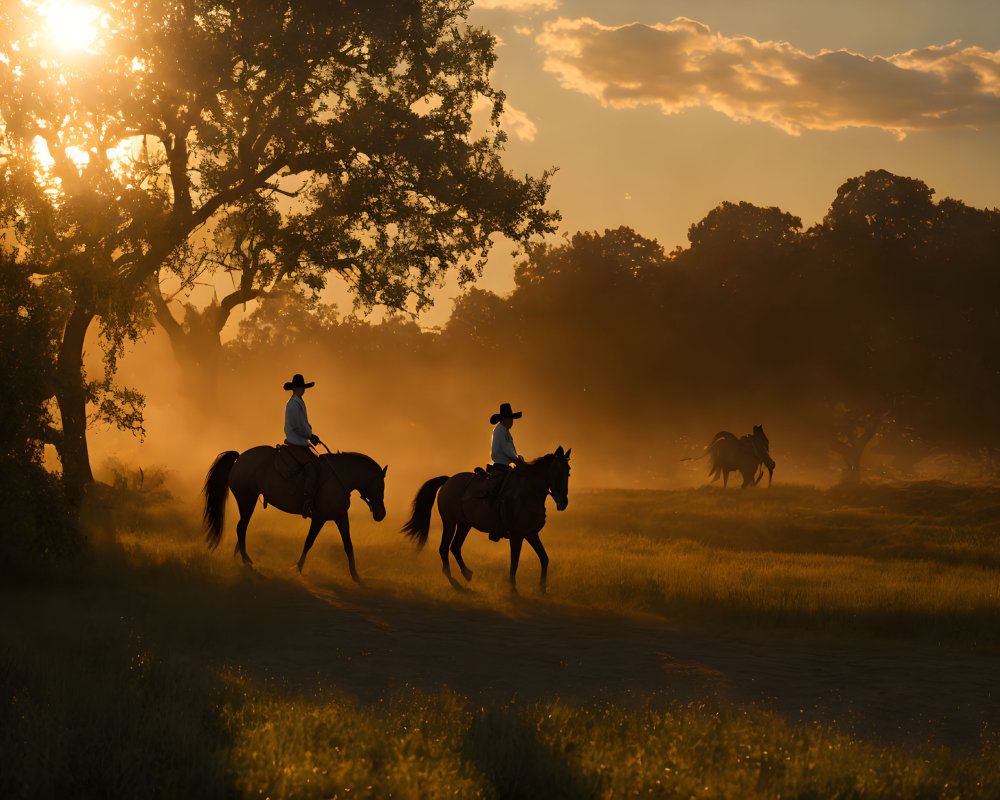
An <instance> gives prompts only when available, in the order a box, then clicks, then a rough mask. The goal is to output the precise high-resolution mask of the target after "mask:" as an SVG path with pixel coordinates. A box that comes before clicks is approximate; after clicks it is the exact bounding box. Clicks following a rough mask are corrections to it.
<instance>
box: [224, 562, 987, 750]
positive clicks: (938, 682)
mask: <svg viewBox="0 0 1000 800" xmlns="http://www.w3.org/2000/svg"><path fill="white" fill-rule="evenodd" d="M302 586H303V588H305V589H306V590H307V591H304V592H290V593H289V594H288V599H287V606H284V607H275V608H273V609H272V611H271V614H270V615H269V617H268V618H267V619H264V620H261V619H258V620H256V621H255V624H254V625H253V626H252V629H251V630H249V631H246V633H250V634H251V635H250V638H249V639H248V638H245V636H244V635H243V634H241V633H240V630H239V627H240V626H236V629H235V630H234V629H233V628H229V635H227V636H226V637H225V638H224V639H222V640H220V641H218V642H217V643H216V644H215V645H214V648H213V649H221V650H222V651H224V658H226V659H227V660H231V661H232V662H233V663H235V664H239V665H240V666H241V667H243V668H244V669H248V670H250V671H251V673H256V674H259V675H261V676H267V677H268V678H269V679H271V680H276V681H278V682H280V683H282V684H287V685H289V686H291V687H297V688H310V687H313V686H317V687H321V686H335V687H337V688H338V689H341V690H343V691H347V692H350V693H353V694H356V695H357V696H359V697H361V698H365V699H371V698H374V697H378V696H384V695H385V694H386V693H390V692H392V691H393V690H394V689H399V688H402V687H405V686H417V687H420V688H422V689H431V690H433V689H435V688H438V687H446V688H448V689H451V690H453V691H457V692H460V693H462V694H464V695H466V696H468V697H470V698H474V699H476V700H483V701H489V700H492V701H500V702H505V701H508V700H511V699H514V698H516V699H518V700H521V701H529V702H530V701H545V700H550V699H555V698H561V699H564V700H569V701H583V702H588V701H593V700H601V699H608V700H612V701H615V702H625V703H630V702H634V703H645V702H653V703H658V702H666V701H670V700H675V699H679V700H683V701H686V700H690V699H695V698H705V697H718V698H720V699H724V700H729V701H734V702H737V703H752V704H756V705H760V706H762V707H765V708H769V709H773V710H775V711H777V712H779V713H781V714H782V715H783V716H785V717H786V718H787V719H788V720H789V721H800V720H805V721H808V720H814V719H818V720H824V721H827V722H836V723H837V725H838V726H840V727H841V728H842V729H843V730H845V731H848V732H851V733H853V734H856V735H858V736H862V737H864V738H868V739H873V740H876V741H884V742H908V743H920V742H927V743H932V744H936V745H947V746H958V747H976V746H977V745H978V744H979V742H980V741H981V736H982V735H983V734H984V733H987V734H989V733H991V732H992V731H993V730H995V729H997V727H998V726H1000V682H998V677H1000V659H998V658H995V657H985V656H975V655H968V654H963V655H948V654H947V653H943V652H939V651H935V650H930V649H927V648H917V647H913V646H905V647H900V646H892V647H889V646H887V647H885V648H882V649H881V650H879V651H877V652H871V651H862V650H857V649H855V650H852V649H844V648H835V647H830V646H799V645H788V644H785V645H781V646H774V645H770V644H769V645H766V646H765V645H754V644H749V643H746V642H734V641H730V640H722V639H719V638H715V637H709V636H705V635H702V634H698V633H692V632H690V631H682V630H678V629H676V628H674V627H671V626H670V625H669V624H667V623H666V622H665V621H663V620H660V619H655V618H649V617H646V618H637V617H634V616H633V617H622V616H617V615H612V614H607V613H602V612H595V611H593V610H589V609H578V608H571V607H566V606H562V605H559V604H558V603H555V602H550V601H546V600H544V599H542V598H539V597H538V596H537V595H535V596H526V597H524V598H522V599H519V600H516V601H514V602H513V603H512V604H511V605H510V606H509V607H508V608H507V609H505V610H504V611H503V612H498V611H494V610H489V609H483V608H470V607H468V606H462V605H460V604H459V605H450V604H447V603H444V602H435V601H434V600H432V599H428V598H423V599H420V598H412V597H410V598H401V597H397V596H394V595H393V594H392V593H391V592H390V591H388V590H386V589H384V588H382V589H380V588H379V587H373V588H356V587H354V586H352V585H345V584H343V583H323V582H314V581H309V580H304V581H303V584H302ZM291 621H294V624H291ZM262 626H269V627H271V628H272V629H271V630H269V631H265V630H263V628H262ZM265 641H266V642H267V645H266V646H262V644H261V643H262V642H265ZM220 655H222V654H221V653H220Z"/></svg>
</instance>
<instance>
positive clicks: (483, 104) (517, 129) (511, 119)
mask: <svg viewBox="0 0 1000 800" xmlns="http://www.w3.org/2000/svg"><path fill="white" fill-rule="evenodd" d="M472 110H473V112H474V113H475V112H478V113H480V114H485V113H487V112H489V111H492V110H493V104H492V103H491V102H490V101H489V100H487V99H486V98H485V97H479V98H477V99H476V102H475V103H474V104H473V106H472ZM500 127H501V128H503V129H504V130H505V131H507V133H508V134H510V135H512V136H514V137H516V138H518V139H520V140H521V141H524V142H533V141H535V135H536V134H537V133H538V126H537V125H535V123H534V122H533V121H532V119H531V117H529V116H528V115H527V114H525V113H524V112H523V111H521V109H519V108H515V107H514V106H512V105H511V104H510V101H508V100H505V101H504V104H503V114H502V115H501V117H500Z"/></svg>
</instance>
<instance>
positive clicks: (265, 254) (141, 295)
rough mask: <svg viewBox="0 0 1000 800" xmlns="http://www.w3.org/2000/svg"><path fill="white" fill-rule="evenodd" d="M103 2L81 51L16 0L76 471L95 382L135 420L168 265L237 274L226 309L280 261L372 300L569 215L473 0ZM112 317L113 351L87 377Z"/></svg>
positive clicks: (28, 128)
mask: <svg viewBox="0 0 1000 800" xmlns="http://www.w3.org/2000/svg"><path fill="white" fill-rule="evenodd" d="M93 6H94V9H95V10H96V11H95V18H94V21H93V23H92V25H93V33H94V35H93V37H92V41H91V42H90V43H89V44H88V46H87V47H85V48H80V49H76V50H72V49H67V48H66V47H65V46H64V45H60V43H58V42H57V41H56V40H55V39H54V37H51V36H47V35H46V19H45V12H44V9H43V8H42V7H41V6H40V5H36V4H28V3H13V4H6V5H5V6H4V9H3V13H2V15H0V34H2V36H0V127H2V147H3V160H2V162H0V167H2V169H0V213H2V216H3V222H4V224H5V226H6V227H7V228H8V229H9V230H10V231H11V233H12V236H13V238H14V240H15V249H16V253H17V255H18V257H19V258H20V259H21V260H22V261H24V262H25V263H28V262H30V263H33V264H36V265H38V266H37V267H36V268H35V270H34V273H35V275H36V276H37V277H38V278H39V280H41V281H42V282H43V283H44V284H45V285H46V292H47V293H48V296H50V297H51V298H53V303H54V305H55V306H57V308H58V314H57V320H58V322H59V325H60V326H61V335H60V342H59V348H58V356H57V359H56V361H57V363H56V364H55V366H54V368H53V371H52V377H53V381H52V385H53V387H54V389H53V390H54V392H55V396H56V398H57V400H58V404H59V410H60V417H61V431H60V433H59V438H58V444H59V448H60V455H61V458H62V461H63V467H64V473H65V474H66V475H67V478H68V479H69V480H71V481H75V482H85V481H87V480H89V479H90V477H91V474H90V467H89V459H88V456H87V447H86V425H87V414H86V407H87V402H88V399H93V398H94V396H95V393H96V392H103V395H102V396H101V397H100V398H99V404H100V405H102V406H103V407H105V409H106V410H107V411H108V413H109V414H110V415H111V416H112V417H113V418H115V419H116V420H117V421H119V422H120V423H122V424H125V425H127V426H132V427H136V426H137V425H139V416H138V413H139V411H140V410H141V409H140V407H139V404H138V397H137V396H136V395H135V394H130V393H127V392H122V391H121V390H116V389H115V388H114V387H113V384H112V383H111V381H110V377H111V375H112V374H113V371H114V366H115V363H116V360H117V357H118V356H119V355H120V353H121V352H122V348H123V347H124V346H125V345H126V344H127V343H128V342H129V341H130V340H132V339H135V338H136V337H138V336H139V335H141V333H142V332H143V326H144V325H145V324H146V320H147V319H148V316H147V315H148V312H149V310H150V306H149V303H150V302H152V303H153V306H154V307H155V309H156V311H158V312H159V313H158V316H159V317H160V318H161V320H167V318H168V316H167V315H168V314H169V311H168V310H167V308H166V299H165V298H164V296H163V293H164V291H165V290H164V288H163V287H164V286H166V287H168V289H167V291H168V297H169V296H170V294H171V293H173V294H176V293H177V292H178V291H179V292H180V295H181V296H182V297H183V296H184V290H185V289H186V288H187V287H189V286H190V285H192V283H193V282H194V281H196V280H198V279H199V277H200V276H202V275H203V274H204V272H205V270H209V271H211V270H214V269H222V270H226V271H229V272H231V273H232V274H233V275H234V276H235V287H236V288H235V289H234V290H233V291H232V293H231V294H229V295H227V296H226V297H225V298H224V299H223V300H222V301H221V303H219V304H218V308H217V310H216V311H215V312H213V314H214V317H213V319H212V320H210V321H209V324H207V325H206V326H205V327H207V328H208V329H209V330H212V329H214V328H218V327H220V326H219V325H218V320H219V319H220V318H221V319H223V321H224V316H225V312H226V309H227V308H228V307H231V306H232V305H235V304H236V303H239V302H243V301H245V300H248V299H251V298H253V297H256V296H257V295H259V294H260V293H261V292H264V291H268V290H269V289H270V288H272V287H273V286H274V285H275V284H276V283H277V282H278V281H282V280H293V281H298V282H302V283H304V284H305V285H308V286H313V287H316V286H320V285H322V283H323V281H324V280H325V276H326V275H327V274H328V273H330V272H336V273H339V274H340V275H342V276H343V277H344V278H345V280H346V281H347V282H348V284H349V285H350V287H351V289H352V291H353V292H354V293H355V295H356V296H357V297H358V299H359V301H360V302H361V303H362V304H366V305H370V304H374V303H383V304H385V305H388V306H390V307H395V308H402V307H405V306H406V305H407V304H408V303H411V302H412V303H413V305H414V307H415V308H417V309H419V308H420V307H422V306H423V305H424V304H426V303H427V302H428V290H429V288H430V287H431V286H432V285H434V283H435V282H436V281H438V280H439V279H440V278H441V276H442V275H443V274H444V273H445V272H447V271H448V270H451V269H457V270H458V273H459V277H460V278H461V279H463V280H469V279H471V278H473V277H474V276H475V275H476V274H477V273H478V272H479V271H480V270H481V268H482V264H483V259H484V258H485V254H486V252H487V251H488V250H489V247H490V244H491V242H492V239H493V237H495V236H496V235H498V234H499V235H503V236H506V237H508V238H510V239H512V240H514V241H515V242H525V241H527V240H528V239H529V238H530V237H531V236H533V235H534V234H538V233H545V232H548V231H551V230H552V228H553V225H554V222H555V219H556V217H555V215H554V214H553V213H552V212H550V211H548V210H546V209H545V207H544V201H545V199H546V195H547V192H548V177H549V176H548V173H545V174H543V175H542V176H540V177H537V178H532V177H530V176H526V177H523V178H519V177H516V176H514V175H512V174H511V173H510V172H508V171H507V170H506V169H505V168H504V166H503V164H502V161H501V153H502V150H503V145H504V141H505V136H504V133H503V131H502V130H501V129H500V127H499V120H500V115H501V113H502V110H503V102H504V96H503V93H502V92H501V91H499V90H498V89H496V88H494V87H493V86H492V85H491V70H492V67H493V63H494V54H493V48H494V39H493V37H492V36H491V35H490V34H489V33H488V32H486V31H485V30H482V29H479V28H475V27H470V26H469V25H467V24H466V23H465V15H466V12H467V10H468V7H469V2H467V1H466V2H458V1H456V0H407V1H406V2H395V0H394V1H393V2H378V3H371V2H364V3H362V2H355V1H353V0H341V1H340V2H327V1H326V0H324V1H323V2H273V1H272V0H154V2H137V1H136V0H102V2H97V3H95V4H93ZM483 98H485V99H486V101H488V103H489V105H490V107H491V116H490V120H491V124H490V125H489V127H488V129H487V130H486V131H485V133H482V134H478V133H477V132H476V131H475V129H474V126H473V114H472V111H473V108H474V106H475V105H476V103H477V102H481V101H482V99H483ZM171 276H173V283H171ZM94 320H98V321H99V322H100V326H101V331H102V333H103V335H104V341H105V347H106V353H107V366H108V370H107V375H106V376H105V379H104V380H102V381H97V382H92V383H91V385H90V387H89V389H88V387H87V385H86V384H85V382H84V379H83V375H82V354H83V346H84V341H85V338H86V335H87V331H88V329H89V328H90V326H91V323H92V322H93V321H94ZM166 324H167V325H168V326H169V324H170V323H169V322H167V323H166ZM174 324H175V325H176V326H178V327H181V328H183V326H184V324H185V321H183V320H182V321H181V322H176V321H175V323H174ZM175 332H176V331H175ZM185 332H188V333H190V321H188V328H187V330H186V331H185ZM216 333H217V331H216ZM116 401H118V402H116ZM121 401H124V403H125V406H124V409H122V406H121ZM112 407H116V408H118V409H119V410H118V411H112Z"/></svg>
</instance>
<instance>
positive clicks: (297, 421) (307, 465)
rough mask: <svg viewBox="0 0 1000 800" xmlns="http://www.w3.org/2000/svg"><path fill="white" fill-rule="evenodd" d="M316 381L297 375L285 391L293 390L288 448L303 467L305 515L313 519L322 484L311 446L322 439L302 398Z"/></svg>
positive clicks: (288, 412) (288, 406)
mask: <svg viewBox="0 0 1000 800" xmlns="http://www.w3.org/2000/svg"><path fill="white" fill-rule="evenodd" d="M315 385H316V383H315V381H310V382H309V383H306V381H305V378H303V377H302V376H301V375H299V374H296V375H293V376H292V379H291V380H290V381H288V382H287V383H286V384H285V391H286V392H287V391H291V393H292V396H291V397H290V398H288V403H287V404H286V405H285V446H286V447H287V448H288V452H289V453H291V454H292V456H293V457H294V458H295V460H296V461H297V462H299V464H300V465H301V466H302V472H303V476H304V481H303V484H302V493H303V502H302V516H303V517H310V516H312V513H313V499H314V495H315V494H316V485H317V484H318V482H319V456H317V455H316V454H315V453H314V452H313V451H312V449H311V448H310V445H313V444H319V437H318V436H317V435H316V434H315V433H313V430H312V425H310V424H309V416H308V414H307V413H306V403H305V400H303V399H302V395H303V394H304V393H305V391H306V389H309V388H311V387H313V386H315Z"/></svg>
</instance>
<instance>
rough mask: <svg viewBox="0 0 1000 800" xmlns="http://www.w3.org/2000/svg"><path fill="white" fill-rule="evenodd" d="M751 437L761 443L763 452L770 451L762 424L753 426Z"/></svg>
mask: <svg viewBox="0 0 1000 800" xmlns="http://www.w3.org/2000/svg"><path fill="white" fill-rule="evenodd" d="M753 437H754V438H755V439H756V440H757V441H759V442H760V443H761V446H763V448H764V452H765V453H770V452H771V442H770V441H769V440H768V438H767V436H766V435H765V433H764V426H763V425H754V426H753Z"/></svg>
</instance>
